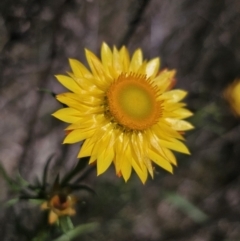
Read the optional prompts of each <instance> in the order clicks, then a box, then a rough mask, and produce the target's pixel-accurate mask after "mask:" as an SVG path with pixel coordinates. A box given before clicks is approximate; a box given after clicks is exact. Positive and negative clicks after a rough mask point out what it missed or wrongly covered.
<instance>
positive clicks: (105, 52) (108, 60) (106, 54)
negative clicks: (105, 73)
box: [101, 43, 112, 70]
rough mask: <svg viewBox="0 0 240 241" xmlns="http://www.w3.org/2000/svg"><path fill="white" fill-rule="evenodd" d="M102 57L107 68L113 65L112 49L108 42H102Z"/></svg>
mask: <svg viewBox="0 0 240 241" xmlns="http://www.w3.org/2000/svg"><path fill="white" fill-rule="evenodd" d="M101 59H102V63H103V66H104V68H105V69H106V70H108V69H109V68H110V67H112V51H111V49H110V48H109V46H108V45H107V44H106V43H103V44H102V48H101Z"/></svg>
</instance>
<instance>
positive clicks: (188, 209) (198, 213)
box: [164, 192, 208, 223]
mask: <svg viewBox="0 0 240 241" xmlns="http://www.w3.org/2000/svg"><path fill="white" fill-rule="evenodd" d="M164 198H165V200H166V201H168V202H169V203H171V204H172V205H174V206H175V207H176V208H178V209H179V210H180V211H182V212H183V213H185V214H186V215H188V216H189V217H190V218H191V219H192V220H194V221H195V222H197V223H202V222H205V221H206V220H207V219H208V216H207V215H206V214H205V213H204V212H203V211H202V210H200V209H199V208H197V207H196V206H195V205H194V204H192V203H190V202H189V201H188V200H187V199H185V198H184V197H182V196H180V195H178V194H176V193H169V192H166V193H164Z"/></svg>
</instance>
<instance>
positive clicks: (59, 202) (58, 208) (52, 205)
mask: <svg viewBox="0 0 240 241" xmlns="http://www.w3.org/2000/svg"><path fill="white" fill-rule="evenodd" d="M75 203H76V199H75V198H74V197H73V196H71V195H68V196H66V195H60V194H55V195H54V196H52V197H51V198H50V199H49V200H48V201H46V202H44V203H43V204H42V205H41V209H42V210H46V209H49V217H48V222H49V224H54V223H55V222H56V221H57V220H58V218H59V217H60V216H72V215H74V214H75V213H76V211H75V209H73V206H74V204H75Z"/></svg>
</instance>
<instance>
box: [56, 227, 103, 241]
mask: <svg viewBox="0 0 240 241" xmlns="http://www.w3.org/2000/svg"><path fill="white" fill-rule="evenodd" d="M98 227H99V224H98V223H96V222H93V223H87V224H81V225H79V226H77V227H75V228H74V229H73V230H71V231H69V232H67V233H65V234H63V235H61V236H60V237H58V238H56V239H54V240H53V241H70V240H72V239H74V238H76V237H78V236H80V235H83V234H87V233H91V232H94V231H96V230H97V228H98Z"/></svg>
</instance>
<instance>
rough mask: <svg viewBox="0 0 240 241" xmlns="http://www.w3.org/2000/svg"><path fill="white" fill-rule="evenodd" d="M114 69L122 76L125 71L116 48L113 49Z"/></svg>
mask: <svg viewBox="0 0 240 241" xmlns="http://www.w3.org/2000/svg"><path fill="white" fill-rule="evenodd" d="M113 69H114V71H115V72H116V74H117V75H120V74H121V73H122V71H123V68H122V62H121V60H120V55H119V52H118V50H117V49H116V47H115V46H114V48H113Z"/></svg>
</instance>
